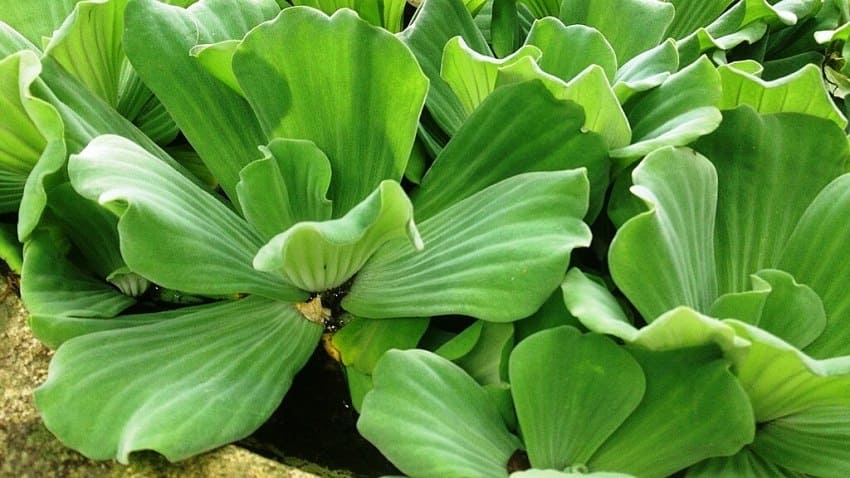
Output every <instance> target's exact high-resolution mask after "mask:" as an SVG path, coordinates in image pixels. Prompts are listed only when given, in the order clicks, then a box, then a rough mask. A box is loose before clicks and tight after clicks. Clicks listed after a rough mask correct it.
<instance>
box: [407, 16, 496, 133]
mask: <svg viewBox="0 0 850 478" xmlns="http://www.w3.org/2000/svg"><path fill="white" fill-rule="evenodd" d="M458 35H459V36H461V37H462V38H463V40H464V42H465V43H466V44H467V45H469V46H470V47H471V48H472V49H473V50H475V51H477V52H478V53H481V54H484V55H486V54H490V53H491V52H490V47H489V46H488V45H487V41H486V40H485V39H484V37H483V36H482V35H481V32H480V31H479V30H478V28H477V27H476V26H475V23H474V22H473V20H472V16H470V14H469V11H467V9H466V7H465V6H464V4H463V2H462V1H461V0H427V1H425V2H424V4H423V5H422V6H421V7H420V8H419V10H418V11H417V13H416V17H415V18H414V19H413V23H411V25H410V26H409V27H408V28H407V29H406V30H404V31H403V32H401V33H400V34H399V38H401V40H402V41H403V42H404V43H405V45H407V47H408V48H409V49H410V51H412V52H413V54H414V55H415V56H416V60H417V62H418V63H419V66H420V67H421V68H422V72H423V73H425V76H427V77H428V80H429V82H430V83H429V87H428V96H427V98H426V105H427V106H428V111H429V112H430V113H431V115H432V116H433V117H434V120H435V121H436V122H437V124H438V125H439V126H440V128H442V129H443V130H444V131H446V132H447V133H449V134H454V132H455V131H457V130H458V128H460V127H461V125H462V124H463V122H464V119H465V118H466V114H465V113H464V110H463V106H462V105H461V104H460V101H459V100H458V99H457V97H456V96H455V94H454V93H453V92H452V89H451V87H450V86H449V85H448V83H446V82H445V81H444V80H443V79H442V77H441V76H440V66H441V65H442V60H443V48H444V47H445V45H446V43H448V41H449V40H450V39H452V38H454V37H456V36H458Z"/></svg>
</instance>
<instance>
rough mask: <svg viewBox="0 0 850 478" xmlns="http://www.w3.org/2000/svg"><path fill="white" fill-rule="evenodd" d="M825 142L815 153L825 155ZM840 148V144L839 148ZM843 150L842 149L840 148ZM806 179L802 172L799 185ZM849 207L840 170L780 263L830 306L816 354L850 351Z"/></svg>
mask: <svg viewBox="0 0 850 478" xmlns="http://www.w3.org/2000/svg"><path fill="white" fill-rule="evenodd" d="M827 151H829V150H828V149H827V148H822V149H821V150H820V151H819V152H818V153H817V154H818V156H817V157H818V158H819V159H820V160H821V161H823V160H825V159H827V158H828V159H832V158H829V157H827V156H821V155H826V154H828V153H827ZM839 151H840V150H839ZM842 154H843V153H842ZM801 182H802V181H801V180H800V178H798V179H797V180H796V181H795V182H794V183H793V184H794V185H795V188H796V187H797V184H800V183H801ZM848 210H850V175H846V174H845V175H842V176H840V177H838V178H837V179H835V180H834V181H832V182H831V183H830V184H829V185H827V186H826V187H825V188H824V189H823V190H821V192H820V193H819V194H818V196H817V197H816V198H815V199H814V201H813V202H812V204H811V205H810V206H809V208H808V209H806V212H805V213H804V214H803V217H802V218H800V220H799V222H798V223H797V226H796V227H795V228H794V232H793V233H792V234H791V237H790V238H789V239H788V242H787V244H786V245H785V248H784V250H783V251H782V254H781V257H780V258H779V261H778V267H781V268H782V269H784V270H787V271H789V272H790V273H792V274H794V277H795V278H797V279H798V280H799V281H801V282H802V283H804V284H806V285H807V286H809V287H811V288H812V289H813V290H814V291H815V292H816V293H817V294H818V296H820V298H821V300H822V301H823V306H824V308H825V309H826V318H827V322H826V328H825V330H824V331H823V333H822V334H821V335H820V337H818V338H817V339H816V340H815V341H814V342H813V343H811V344H809V345H808V346H807V347H806V353H807V354H809V355H811V356H813V357H818V358H828V357H837V356H839V355H850V327H848V326H847V321H848V320H850V296H848V294H847V286H846V284H848V281H850V267H845V266H844V262H843V261H837V260H836V258H839V257H842V254H843V253H842V252H841V251H843V250H844V249H845V247H846V245H847V243H848V241H850V239H848V238H847V234H848V233H850V231H848V228H847V227H845V223H846V218H847V214H848V212H847V211H848Z"/></svg>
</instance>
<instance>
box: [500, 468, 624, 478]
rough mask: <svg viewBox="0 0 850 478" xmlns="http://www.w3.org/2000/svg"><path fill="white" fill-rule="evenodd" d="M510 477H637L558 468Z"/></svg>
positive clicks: (528, 471)
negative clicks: (576, 471)
mask: <svg viewBox="0 0 850 478" xmlns="http://www.w3.org/2000/svg"><path fill="white" fill-rule="evenodd" d="M510 478H635V477H634V476H632V475H627V474H625V473H608V472H605V471H598V472H596V473H581V472H578V473H567V472H562V471H557V470H526V471H517V472H514V473H511V476H510Z"/></svg>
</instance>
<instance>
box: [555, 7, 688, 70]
mask: <svg viewBox="0 0 850 478" xmlns="http://www.w3.org/2000/svg"><path fill="white" fill-rule="evenodd" d="M674 15H675V9H674V8H673V5H670V4H669V3H667V2H662V1H658V0H621V1H620V2H618V3H617V8H610V5H608V4H606V3H600V2H588V1H585V0H563V1H562V2H561V8H560V18H561V21H562V22H564V24H565V25H572V24H576V23H579V24H583V25H587V26H590V27H593V28H596V29H597V30H599V31H600V32H602V34H603V35H605V38H606V39H607V40H608V42H609V43H610V44H611V46H612V47H613V48H614V51H615V52H616V53H617V59H618V60H619V62H620V64H624V63H626V62H627V61H629V60H631V59H632V58H634V57H635V56H637V55H638V54H639V53H641V52H643V51H645V50H648V49H650V48H652V47H654V46H655V45H658V44H659V43H661V40H663V39H664V33H665V32H666V31H667V28H668V27H669V25H670V24H671V22H672V21H673V16H674Z"/></svg>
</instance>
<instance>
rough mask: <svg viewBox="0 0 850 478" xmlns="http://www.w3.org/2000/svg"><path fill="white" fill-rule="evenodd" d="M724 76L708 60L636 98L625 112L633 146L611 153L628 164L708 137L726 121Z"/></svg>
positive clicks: (701, 60) (624, 107) (677, 74)
mask: <svg viewBox="0 0 850 478" xmlns="http://www.w3.org/2000/svg"><path fill="white" fill-rule="evenodd" d="M720 94H721V86H720V75H719V74H718V73H717V70H716V69H715V67H714V66H713V65H712V64H711V61H709V60H708V58H705V57H703V58H700V59H699V60H698V61H696V62H694V63H693V64H691V65H688V66H687V67H685V68H683V69H682V70H680V71H679V72H677V73H675V74H673V75H671V76H670V77H669V78H667V79H666V80H665V81H664V83H662V84H661V85H659V86H658V87H657V88H653V89H651V90H649V91H645V92H643V93H640V94H636V95H634V96H632V97H631V98H630V99H629V100H628V101H627V102H626V103H625V104H624V105H623V110H624V111H625V113H626V116H627V117H628V118H629V122H630V123H631V126H632V144H630V145H629V146H626V147H625V148H620V149H617V150H614V151H611V157H613V158H620V162H621V163H624V164H623V165H625V164H628V163H629V162H631V160H633V159H635V158H636V157H638V156H643V155H645V154H647V153H649V152H651V151H653V150H655V149H658V148H659V147H662V146H668V145H670V146H684V145H686V144H688V143H690V142H691V141H693V140H695V139H697V138H699V137H700V136H703V135H705V134H708V133H710V132H712V131H714V129H716V128H717V126H718V125H719V124H720V120H721V119H722V117H721V115H720V111H719V110H718V109H717V103H718V101H719V99H720Z"/></svg>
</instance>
